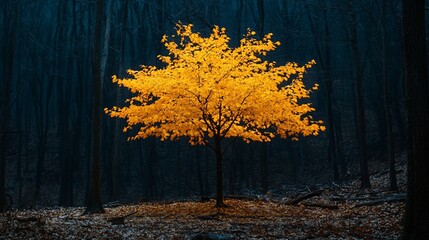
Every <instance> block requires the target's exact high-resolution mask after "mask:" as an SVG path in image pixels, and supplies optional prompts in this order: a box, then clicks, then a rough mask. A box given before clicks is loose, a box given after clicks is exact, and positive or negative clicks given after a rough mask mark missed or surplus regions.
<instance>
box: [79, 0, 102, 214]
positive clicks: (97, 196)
mask: <svg viewBox="0 0 429 240" xmlns="http://www.w3.org/2000/svg"><path fill="white" fill-rule="evenodd" d="M103 12H104V0H97V14H96V21H95V36H94V48H93V57H92V64H93V65H92V77H93V83H92V130H91V164H90V174H89V181H88V184H89V189H88V199H87V202H86V209H85V212H84V214H87V213H104V209H103V205H102V203H101V184H100V161H101V120H102V113H103V109H102V105H101V103H102V98H101V92H102V79H101V40H102V38H101V33H102V27H103V25H102V22H103V18H102V17H103Z"/></svg>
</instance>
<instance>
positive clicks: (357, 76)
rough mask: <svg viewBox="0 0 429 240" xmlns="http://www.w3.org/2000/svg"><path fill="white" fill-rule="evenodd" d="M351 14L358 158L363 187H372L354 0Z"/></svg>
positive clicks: (350, 8) (351, 5) (362, 70)
mask: <svg viewBox="0 0 429 240" xmlns="http://www.w3.org/2000/svg"><path fill="white" fill-rule="evenodd" d="M349 11H350V13H349V15H350V21H351V23H350V26H351V31H350V40H351V47H352V54H353V58H354V71H353V78H354V80H355V97H356V112H355V114H356V119H357V126H356V137H357V148H358V149H357V150H358V158H359V163H360V175H361V188H362V189H366V188H370V187H371V184H370V182H369V171H368V153H367V146H366V122H365V106H364V104H365V101H364V87H363V79H364V75H363V72H364V64H362V59H361V53H360V50H359V46H358V36H357V26H358V23H357V19H356V18H357V17H356V11H355V9H354V6H353V1H349Z"/></svg>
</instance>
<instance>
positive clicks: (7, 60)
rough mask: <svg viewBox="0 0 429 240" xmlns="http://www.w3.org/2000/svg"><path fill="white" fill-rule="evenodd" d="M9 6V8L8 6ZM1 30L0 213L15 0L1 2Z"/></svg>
mask: <svg viewBox="0 0 429 240" xmlns="http://www.w3.org/2000/svg"><path fill="white" fill-rule="evenodd" d="M9 4H11V6H9ZM2 7H3V14H2V15H3V17H4V19H3V23H4V26H3V30H4V31H5V34H4V36H5V37H6V44H4V47H3V49H2V57H3V63H4V64H3V73H4V75H3V76H2V78H3V79H0V85H1V86H2V92H1V97H0V98H1V105H0V212H2V211H4V210H5V209H6V207H7V206H6V205H7V203H6V172H5V171H6V150H7V146H8V139H7V136H8V133H7V132H8V128H9V121H10V107H11V106H10V105H11V101H10V100H11V90H12V89H11V88H12V79H13V61H14V57H15V43H16V36H17V31H18V27H17V22H18V4H17V1H16V0H13V1H4V2H3V6H2Z"/></svg>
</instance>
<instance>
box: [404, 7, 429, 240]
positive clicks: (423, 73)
mask: <svg viewBox="0 0 429 240" xmlns="http://www.w3.org/2000/svg"><path fill="white" fill-rule="evenodd" d="M402 8H403V30H404V53H405V56H404V58H405V71H406V75H405V76H406V78H405V79H406V90H407V92H406V97H407V110H408V196H407V205H406V210H405V219H404V230H403V233H402V239H407V240H409V239H416V240H417V239H429V228H428V226H429V205H428V202H429V174H428V173H429V161H428V155H427V151H428V149H429V127H428V123H427V121H428V119H429V111H428V109H429V94H428V93H429V86H428V85H429V80H428V60H427V49H426V48H427V47H426V39H425V37H426V34H425V1H424V0H403V7H402Z"/></svg>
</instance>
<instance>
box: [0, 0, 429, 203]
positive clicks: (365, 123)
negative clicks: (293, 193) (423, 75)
mask: <svg viewBox="0 0 429 240" xmlns="http://www.w3.org/2000/svg"><path fill="white" fill-rule="evenodd" d="M0 10H1V12H0V34H1V35H0V44H1V59H0V76H1V79H0V80H1V83H0V91H1V96H0V97H1V109H0V110H1V112H0V120H1V134H2V138H4V139H6V141H4V142H2V144H1V146H0V148H1V149H0V152H1V153H2V156H1V157H2V159H3V161H4V162H5V164H6V171H5V189H6V193H8V194H9V195H10V196H11V197H12V199H13V203H14V206H17V207H30V206H36V205H43V206H51V205H58V204H60V205H64V206H70V205H83V204H84V199H85V196H86V191H87V181H88V175H89V158H90V143H91V136H90V133H91V96H92V95H91V94H92V92H91V89H92V74H91V71H92V57H93V56H92V53H93V51H92V49H93V42H94V32H95V31H94V26H95V19H96V14H95V13H96V6H95V1H89V0H55V1H53V0H46V1H28V0H6V1H2V3H1V5H0ZM104 10H105V14H104V18H103V30H102V42H101V68H102V79H103V107H109V108H110V107H111V106H114V105H120V106H123V105H124V100H125V99H126V98H127V97H129V93H128V92H126V91H123V90H122V89H118V88H117V86H116V85H114V84H112V83H111V80H110V79H111V76H112V75H118V76H119V77H125V76H126V74H125V70H126V69H138V68H139V65H141V64H145V65H155V64H159V63H158V62H157V60H156V56H157V55H159V54H165V49H164V48H163V46H162V44H161V43H160V40H161V38H162V36H163V35H164V34H167V35H171V34H173V33H174V31H175V30H174V26H175V24H176V23H177V22H178V21H181V22H182V23H185V24H187V23H192V24H194V26H195V30H196V31H199V32H201V33H203V34H208V33H209V32H210V30H211V28H212V26H213V25H219V26H222V27H226V29H227V33H228V35H229V36H230V37H231V46H234V45H235V44H237V43H238V40H239V39H240V38H241V37H242V36H243V34H245V33H246V31H247V28H251V29H253V30H255V31H256V32H257V33H258V34H262V33H264V34H265V33H268V32H272V33H273V34H274V40H275V41H277V40H278V41H281V42H282V45H281V46H280V47H279V48H278V49H277V50H276V51H275V52H274V53H272V54H270V55H269V56H268V57H269V59H270V60H275V61H276V62H278V63H279V64H282V63H285V62H288V61H293V62H297V63H299V64H304V63H306V62H308V61H310V60H311V59H315V60H316V62H317V65H316V66H314V67H313V68H312V69H311V70H309V72H308V73H307V74H306V75H305V78H304V82H305V83H306V84H307V85H308V86H312V85H313V84H314V83H316V82H317V83H318V84H320V89H319V90H318V91H317V92H315V93H314V94H313V95H312V102H313V103H314V106H315V107H316V109H317V110H316V112H315V113H314V114H313V115H314V117H315V118H316V119H322V120H323V121H324V122H325V125H326V126H327V128H328V129H327V131H326V132H324V133H322V134H321V135H320V136H317V137H307V138H300V140H299V141H298V142H295V141H291V140H289V139H286V140H280V139H277V140H275V141H273V142H272V143H269V144H267V143H250V144H245V143H243V142H241V141H240V140H230V141H232V142H231V147H230V148H229V149H228V150H227V152H226V154H225V155H224V190H225V193H226V194H252V195H254V194H265V193H266V192H267V191H269V190H271V191H273V192H274V193H275V194H281V193H282V192H284V191H287V190H288V188H290V187H291V185H294V184H308V185H315V184H323V183H329V182H331V181H334V180H335V181H338V180H342V179H345V178H347V177H350V176H357V175H359V174H360V172H361V171H360V169H361V168H360V167H359V166H360V164H361V163H362V161H368V164H369V173H371V172H372V171H375V170H380V169H384V168H388V165H389V161H388V154H387V153H388V149H387V146H388V144H389V143H391V144H392V145H391V146H393V148H392V149H393V153H394V159H396V162H397V163H401V162H403V161H404V160H406V157H405V151H406V147H405V143H406V129H407V126H406V113H405V109H404V106H405V98H404V94H405V93H404V70H403V67H402V66H403V59H402V53H403V43H402V38H401V36H402V35H401V34H402V33H401V28H402V27H401V26H402V23H401V17H402V15H401V14H402V10H401V1H396V0H390V1H385V0H332V1H313V0H306V1H302V0H248V1H246V0H235V1H232V0H230V1H225V0H210V1H198V0H174V1H168V0H158V1H157V0H139V1H137V0H106V1H105V9H104ZM427 13H428V11H426V15H427ZM260 36H261V35H260ZM426 39H428V37H426ZM102 126H103V128H102V159H101V165H102V166H101V183H102V186H101V187H102V195H103V201H104V202H110V201H114V200H120V201H124V202H134V201H139V200H141V199H143V198H144V199H150V200H170V199H183V198H190V197H194V196H200V195H213V194H214V187H215V185H214V182H215V181H214V167H215V160H214V153H213V152H212V151H211V150H210V149H207V148H205V147H204V146H197V147H195V146H190V144H188V142H187V140H186V139H183V140H180V141H175V142H160V141H159V140H156V139H147V140H138V141H134V142H127V140H126V139H127V137H129V135H127V134H124V133H122V131H121V130H122V128H123V127H124V126H125V123H124V122H123V121H120V120H115V119H110V118H109V117H107V116H105V115H104V116H103V121H102ZM389 126H391V130H392V131H391V132H392V135H390V134H389V129H390V128H389ZM389 140H390V141H389ZM386 188H389V183H386Z"/></svg>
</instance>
